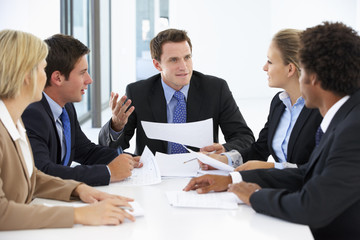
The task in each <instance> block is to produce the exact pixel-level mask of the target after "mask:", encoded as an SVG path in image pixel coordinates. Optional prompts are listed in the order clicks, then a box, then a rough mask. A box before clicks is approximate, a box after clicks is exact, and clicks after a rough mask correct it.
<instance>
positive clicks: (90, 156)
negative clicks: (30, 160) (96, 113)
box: [22, 96, 118, 186]
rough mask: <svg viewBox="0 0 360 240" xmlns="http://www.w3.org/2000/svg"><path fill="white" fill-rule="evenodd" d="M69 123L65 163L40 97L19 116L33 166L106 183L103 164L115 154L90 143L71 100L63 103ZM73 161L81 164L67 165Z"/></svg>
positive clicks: (87, 182) (63, 175) (47, 106)
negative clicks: (69, 129)
mask: <svg viewBox="0 0 360 240" xmlns="http://www.w3.org/2000/svg"><path fill="white" fill-rule="evenodd" d="M65 108H66V111H67V112H68V114H69V118H70V124H71V155H70V161H69V163H68V166H63V165H62V162H61V145H60V140H59V136H58V133H57V130H56V125H55V120H54V117H53V114H52V112H51V109H50V106H49V104H48V102H47V100H46V98H45V96H43V98H42V100H41V101H39V102H35V103H33V104H30V105H29V106H28V107H27V108H26V110H25V111H24V113H23V115H22V119H23V121H24V124H25V127H26V131H27V134H28V137H29V140H30V143H31V147H32V150H33V154H34V161H35V165H36V167H37V168H38V169H40V170H41V171H43V172H45V173H47V174H49V175H53V176H57V177H61V178H63V179H75V180H77V181H81V182H84V183H86V184H89V185H92V186H96V185H108V184H109V183H110V174H109V171H108V169H107V167H106V164H108V163H109V162H111V161H112V160H113V159H114V158H115V157H116V156H117V155H118V154H117V152H116V150H114V149H111V148H108V147H103V146H99V145H96V144H94V143H92V142H91V141H90V140H89V139H88V138H87V137H86V136H85V134H84V133H83V131H82V130H81V128H80V125H79V122H78V120H77V115H76V111H75V108H74V105H73V104H72V103H68V104H66V105H65ZM72 161H76V162H78V163H81V164H82V165H80V166H76V167H74V168H71V167H69V166H70V165H71V162H72Z"/></svg>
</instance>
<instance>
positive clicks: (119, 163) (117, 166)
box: [107, 154, 134, 182]
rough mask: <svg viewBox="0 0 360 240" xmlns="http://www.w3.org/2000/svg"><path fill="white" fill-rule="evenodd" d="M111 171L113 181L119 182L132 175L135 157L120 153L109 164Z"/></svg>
mask: <svg viewBox="0 0 360 240" xmlns="http://www.w3.org/2000/svg"><path fill="white" fill-rule="evenodd" d="M107 166H108V167H109V169H110V172H111V179H110V181H111V182H119V181H121V180H123V179H125V178H127V177H130V176H131V171H132V170H133V169H134V161H133V157H132V156H131V155H129V154H120V155H119V156H117V157H116V158H115V159H114V160H112V161H111V163H109V164H108V165H107Z"/></svg>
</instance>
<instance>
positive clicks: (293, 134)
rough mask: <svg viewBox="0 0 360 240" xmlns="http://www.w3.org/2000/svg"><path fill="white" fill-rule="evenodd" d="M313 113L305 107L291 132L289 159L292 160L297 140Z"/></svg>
mask: <svg viewBox="0 0 360 240" xmlns="http://www.w3.org/2000/svg"><path fill="white" fill-rule="evenodd" d="M311 111H312V110H310V109H308V108H306V107H305V106H304V108H303V109H302V111H301V112H300V115H299V117H298V119H297V120H296V123H295V125H294V128H293V130H292V131H291V135H290V139H289V144H288V149H287V155H288V159H290V158H291V154H292V151H293V149H294V147H295V143H296V140H297V138H298V136H299V134H300V131H301V130H302V128H303V127H304V125H305V123H306V121H307V119H308V118H309V116H310V114H311Z"/></svg>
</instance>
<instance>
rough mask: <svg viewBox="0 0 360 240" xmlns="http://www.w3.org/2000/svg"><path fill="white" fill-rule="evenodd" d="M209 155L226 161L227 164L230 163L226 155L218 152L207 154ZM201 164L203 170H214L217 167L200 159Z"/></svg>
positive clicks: (223, 161)
mask: <svg viewBox="0 0 360 240" xmlns="http://www.w3.org/2000/svg"><path fill="white" fill-rule="evenodd" d="M207 155H208V156H209V157H211V158H214V159H216V160H218V161H220V162H222V163H225V164H228V159H227V157H226V156H225V155H220V154H216V153H213V154H207ZM199 165H200V168H201V169H202V170H214V169H216V168H214V167H212V166H210V165H207V164H205V163H202V162H200V161H199Z"/></svg>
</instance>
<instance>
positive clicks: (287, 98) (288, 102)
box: [279, 91, 305, 109]
mask: <svg viewBox="0 0 360 240" xmlns="http://www.w3.org/2000/svg"><path fill="white" fill-rule="evenodd" d="M279 98H280V100H281V101H282V102H283V103H284V105H285V106H286V107H287V108H288V109H291V108H292V107H293V106H291V100H290V96H289V94H288V93H287V92H286V91H284V92H282V93H280V94H279ZM304 105H305V100H304V98H303V97H302V96H300V97H299V98H298V99H297V100H296V103H295V104H294V106H304Z"/></svg>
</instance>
